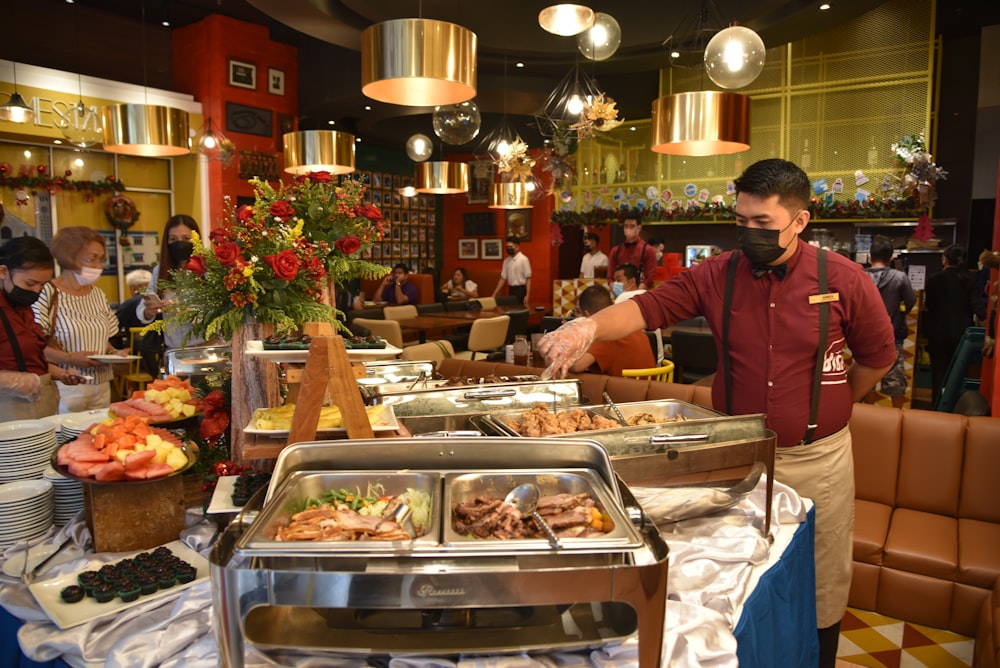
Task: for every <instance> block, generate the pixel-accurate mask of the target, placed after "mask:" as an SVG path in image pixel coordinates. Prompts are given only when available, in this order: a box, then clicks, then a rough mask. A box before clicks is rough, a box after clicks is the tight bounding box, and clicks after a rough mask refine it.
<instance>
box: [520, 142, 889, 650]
mask: <svg viewBox="0 0 1000 668" xmlns="http://www.w3.org/2000/svg"><path fill="white" fill-rule="evenodd" d="M736 193H737V197H736V225H737V228H738V230H737V239H738V241H739V245H740V249H741V252H737V251H729V252H725V253H722V254H721V255H718V256H715V257H712V258H709V259H707V260H705V261H704V262H702V263H700V264H699V265H697V266H695V267H692V268H691V269H689V270H688V271H686V272H683V273H682V274H680V275H678V276H676V277H674V278H672V279H671V280H669V281H667V282H666V283H664V284H663V285H661V286H660V287H659V288H657V289H656V290H654V291H651V292H647V293H645V294H642V295H638V296H636V297H635V298H634V299H631V300H629V301H628V302H625V303H623V304H616V305H615V306H613V307H611V308H608V309H605V310H603V311H601V312H600V313H597V314H595V315H594V316H593V317H592V318H578V319H576V320H573V321H571V322H569V323H567V324H566V325H563V326H562V327H561V328H559V329H558V330H556V331H555V332H552V333H550V334H548V335H546V337H545V338H543V339H542V341H541V342H540V344H539V349H540V350H541V352H542V353H543V354H544V355H545V356H546V357H547V358H548V359H550V360H551V364H552V367H553V369H554V370H555V371H557V372H565V370H566V369H567V368H568V367H569V366H570V365H571V364H572V362H573V360H574V359H576V358H577V357H578V356H579V355H580V354H581V353H582V352H583V351H585V350H586V349H587V348H588V347H589V345H590V343H591V341H593V340H595V339H596V340H602V341H607V340H614V339H620V338H621V337H623V336H625V335H627V334H629V333H631V332H633V331H635V330H638V329H650V328H656V327H665V326H667V325H670V324H672V323H675V322H678V321H681V320H687V319H688V318H693V317H696V316H699V315H703V316H705V317H706V318H707V320H708V323H709V325H710V327H711V328H712V331H713V333H714V334H715V336H716V346H717V348H718V350H719V361H720V373H718V374H716V378H715V382H714V383H713V386H712V402H713V405H714V406H715V407H716V408H718V409H720V410H723V411H727V412H730V413H731V414H734V415H735V414H747V413H766V414H767V426H768V428H770V429H772V430H773V431H774V432H775V433H776V434H777V437H778V454H777V456H776V458H775V465H776V471H775V478H776V479H777V480H780V481H782V482H784V483H786V484H788V485H790V486H792V487H793V488H795V489H796V491H797V492H798V493H799V494H800V495H802V496H804V497H808V498H811V499H812V500H813V501H814V502H815V504H816V537H815V543H816V544H815V558H816V608H817V626H818V628H819V634H818V636H819V647H820V662H819V665H820V666H833V665H834V663H835V661H836V651H837V641H838V637H839V627H840V619H841V617H842V616H843V614H844V612H845V610H846V607H847V598H848V592H849V589H850V581H851V560H852V549H853V541H852V538H853V528H854V511H853V508H854V506H853V503H854V470H853V460H852V457H851V440H850V431H849V430H848V428H847V421H848V419H849V418H850V415H851V409H852V404H853V402H855V401H858V400H860V399H861V398H862V397H864V396H865V394H867V392H868V391H869V390H870V389H871V388H872V387H873V386H874V384H875V382H876V381H878V379H879V378H881V377H882V376H883V375H884V374H885V372H886V371H887V370H888V369H889V368H890V367H891V366H892V364H893V362H894V361H895V359H896V349H895V342H894V339H893V330H892V324H891V323H890V321H889V316H888V314H887V313H886V310H885V307H884V306H883V304H882V298H881V296H880V295H879V292H878V290H877V289H876V288H875V285H874V284H873V283H872V282H871V279H869V278H868V276H867V275H865V273H864V271H863V270H862V268H861V266H860V265H858V264H855V263H853V262H851V261H850V260H848V259H846V258H844V257H842V256H840V255H838V254H836V253H825V252H824V254H825V261H823V262H821V258H820V256H819V254H820V253H821V251H819V250H818V249H817V248H815V247H813V246H810V245H808V244H806V243H804V242H800V241H799V235H800V234H801V233H802V231H803V230H805V228H806V225H807V224H808V222H809V211H808V206H809V197H810V189H809V179H808V177H807V176H806V174H805V173H804V172H803V171H802V170H801V169H799V168H798V167H797V166H796V165H794V164H793V163H790V162H787V161H785V160H780V159H769V160H762V161H760V162H757V163H755V164H753V165H751V166H750V167H748V168H747V170H746V171H745V172H744V173H743V175H742V176H740V178H738V179H737V180H736ZM734 255H735V258H734ZM821 264H822V265H825V273H826V275H827V280H826V288H825V289H821V288H820V285H821V282H822V281H821V280H820V274H821ZM730 277H731V278H730ZM727 292H728V293H730V297H729V299H728V300H727V299H726V295H727ZM727 301H728V305H727ZM822 304H826V305H827V306H826V307H825V309H821V305H822ZM826 309H828V312H827V316H826V318H827V321H828V324H827V328H826V332H824V333H822V335H821V331H820V322H821V320H822V318H823V316H822V310H826ZM727 318H728V341H724V340H723V338H724V337H723V331H724V327H725V325H724V323H725V321H726V319H727ZM821 342H822V344H821ZM821 346H822V354H821V355H820V349H821ZM845 348H850V351H851V358H852V363H851V365H850V367H849V368H848V367H847V365H846V364H845V361H844V349H845ZM817 358H820V359H821V360H822V363H821V366H819V365H817ZM725 370H728V373H726V372H725ZM727 381H728V382H727ZM727 385H729V390H728V391H727ZM814 388H818V389H819V392H818V402H817V403H815V404H814V402H813V395H814ZM814 405H815V406H816V407H817V410H816V412H815V414H814V413H813V406H814ZM727 406H728V410H727ZM812 425H815V426H812Z"/></svg>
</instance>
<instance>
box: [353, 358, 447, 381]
mask: <svg viewBox="0 0 1000 668" xmlns="http://www.w3.org/2000/svg"><path fill="white" fill-rule="evenodd" d="M434 371H435V365H434V362H431V361H427V362H400V361H399V360H391V361H383V362H367V363H365V376H366V378H370V379H384V381H385V382H386V383H407V382H408V383H412V382H413V381H415V380H417V379H418V378H420V375H421V373H422V374H424V377H426V378H433V377H434Z"/></svg>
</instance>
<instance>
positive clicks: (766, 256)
mask: <svg viewBox="0 0 1000 668" xmlns="http://www.w3.org/2000/svg"><path fill="white" fill-rule="evenodd" d="M788 225H791V223H789V224H788ZM787 229H788V226H785V229H784V230H762V229H760V228H758V227H737V228H736V241H737V243H739V245H740V248H741V249H742V250H743V254H744V255H746V256H747V259H749V260H750V261H751V262H753V263H754V264H770V263H772V262H774V261H775V260H777V259H778V258H779V257H781V256H782V255H784V253H785V251H786V250H788V249H787V248H782V246H781V244H780V243H778V239H779V238H780V237H781V233H782V232H784V231H785V230H787Z"/></svg>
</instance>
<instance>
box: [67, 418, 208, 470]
mask: <svg viewBox="0 0 1000 668" xmlns="http://www.w3.org/2000/svg"><path fill="white" fill-rule="evenodd" d="M195 458H196V453H195V452H193V450H192V449H190V448H188V447H186V446H185V445H184V444H183V443H182V442H181V440H180V439H179V438H178V437H177V436H176V435H175V434H173V433H171V432H169V431H167V430H166V429H162V428H160V427H153V426H151V425H150V422H149V420H148V419H147V418H143V417H139V416H136V415H130V416H128V417H118V418H113V419H112V418H109V419H107V420H101V421H99V422H96V423H94V424H93V425H92V426H91V427H90V428H89V429H86V430H84V431H83V432H82V433H81V434H80V435H79V436H78V437H77V438H76V439H74V440H72V441H69V442H67V443H64V444H63V445H61V446H60V447H59V449H58V450H56V452H55V454H53V456H52V460H53V461H52V466H53V467H54V468H55V469H56V470H57V471H59V472H60V473H62V474H63V475H65V476H67V477H70V478H74V479H76V480H80V481H83V482H91V483H136V482H145V481H151V480H157V479H159V478H166V477H168V476H172V475H176V474H178V473H181V472H183V471H185V470H187V469H188V468H189V467H190V466H192V465H193V464H194V462H195Z"/></svg>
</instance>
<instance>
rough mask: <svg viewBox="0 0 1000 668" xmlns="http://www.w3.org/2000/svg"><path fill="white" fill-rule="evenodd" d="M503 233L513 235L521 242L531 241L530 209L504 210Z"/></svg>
mask: <svg viewBox="0 0 1000 668" xmlns="http://www.w3.org/2000/svg"><path fill="white" fill-rule="evenodd" d="M504 235H505V236H508V237H509V236H515V237H517V238H518V239H520V240H521V241H522V242H524V241H531V209H510V210H508V211H505V212H504Z"/></svg>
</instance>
